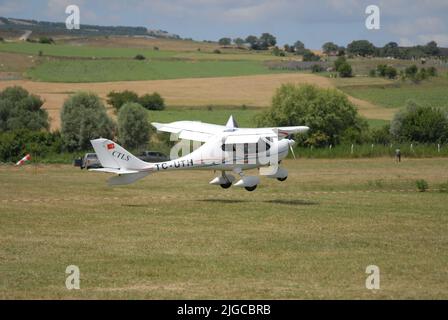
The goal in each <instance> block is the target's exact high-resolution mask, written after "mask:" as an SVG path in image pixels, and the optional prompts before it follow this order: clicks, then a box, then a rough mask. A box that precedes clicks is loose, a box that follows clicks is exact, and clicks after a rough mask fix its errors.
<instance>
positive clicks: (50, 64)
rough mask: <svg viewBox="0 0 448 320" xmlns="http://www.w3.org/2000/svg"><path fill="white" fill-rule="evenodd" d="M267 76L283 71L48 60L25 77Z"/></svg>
mask: <svg viewBox="0 0 448 320" xmlns="http://www.w3.org/2000/svg"><path fill="white" fill-rule="evenodd" d="M285 72H287V71H285ZM269 73H282V71H278V70H270V69H268V68H267V67H266V66H264V65H263V64H262V63H261V62H258V61H185V60H171V61H169V60H150V61H136V60H50V61H45V62H43V63H41V64H39V65H37V66H36V67H34V68H32V69H30V70H29V71H28V72H27V75H28V76H29V77H31V79H33V80H38V81H48V82H105V81H127V80H129V81H131V80H162V79H180V78H204V77H227V76H244V75H256V74H269Z"/></svg>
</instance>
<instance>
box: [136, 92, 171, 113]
mask: <svg viewBox="0 0 448 320" xmlns="http://www.w3.org/2000/svg"><path fill="white" fill-rule="evenodd" d="M139 102H140V104H141V105H142V106H143V107H144V108H145V109H148V110H163V109H165V100H163V98H162V96H161V95H160V94H158V93H157V92H154V93H153V94H145V95H143V96H141V97H140V98H139Z"/></svg>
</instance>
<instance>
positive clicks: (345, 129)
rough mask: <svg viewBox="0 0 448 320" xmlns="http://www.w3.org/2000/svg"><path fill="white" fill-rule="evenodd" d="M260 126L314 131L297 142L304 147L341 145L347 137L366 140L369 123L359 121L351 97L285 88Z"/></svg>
mask: <svg viewBox="0 0 448 320" xmlns="http://www.w3.org/2000/svg"><path fill="white" fill-rule="evenodd" d="M257 124H258V125H259V126H297V125H307V126H309V127H310V130H309V132H308V135H307V136H304V135H300V136H298V137H297V138H298V139H302V141H300V140H298V142H299V143H301V144H302V145H315V146H321V145H325V144H329V143H331V144H333V145H335V144H337V143H339V142H340V141H341V140H342V139H343V138H344V136H345V137H347V136H348V135H353V134H354V135H356V136H357V137H360V136H362V134H363V132H364V131H366V130H367V123H366V122H365V121H364V120H362V119H361V118H359V116H358V114H357V110H356V108H355V107H354V106H353V104H352V103H351V102H350V101H349V100H348V98H347V96H346V95H345V94H343V93H342V92H340V91H337V90H334V89H321V88H317V87H315V86H312V85H299V86H297V85H294V84H284V85H282V86H281V87H280V88H279V89H277V91H276V93H275V95H274V97H273V99H272V107H271V108H270V109H269V110H268V111H265V112H264V113H261V114H260V115H259V116H258V117H257Z"/></svg>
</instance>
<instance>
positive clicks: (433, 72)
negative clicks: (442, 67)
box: [428, 67, 437, 77]
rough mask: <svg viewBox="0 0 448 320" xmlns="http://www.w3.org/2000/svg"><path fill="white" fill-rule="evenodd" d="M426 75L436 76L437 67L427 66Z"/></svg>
mask: <svg viewBox="0 0 448 320" xmlns="http://www.w3.org/2000/svg"><path fill="white" fill-rule="evenodd" d="M428 75H429V76H430V77H436V76H437V69H436V68H435V67H429V68H428Z"/></svg>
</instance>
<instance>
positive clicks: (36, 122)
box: [0, 86, 49, 132]
mask: <svg viewBox="0 0 448 320" xmlns="http://www.w3.org/2000/svg"><path fill="white" fill-rule="evenodd" d="M42 105H43V101H42V100H41V99H40V98H39V97H38V96H35V95H30V94H29V93H28V91H26V90H25V89H23V88H22V87H18V86H15V87H8V88H6V89H5V90H3V91H1V92H0V132H1V131H8V130H19V129H27V130H35V131H37V130H41V129H48V127H49V123H48V114H47V112H46V111H45V110H44V109H42Z"/></svg>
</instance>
